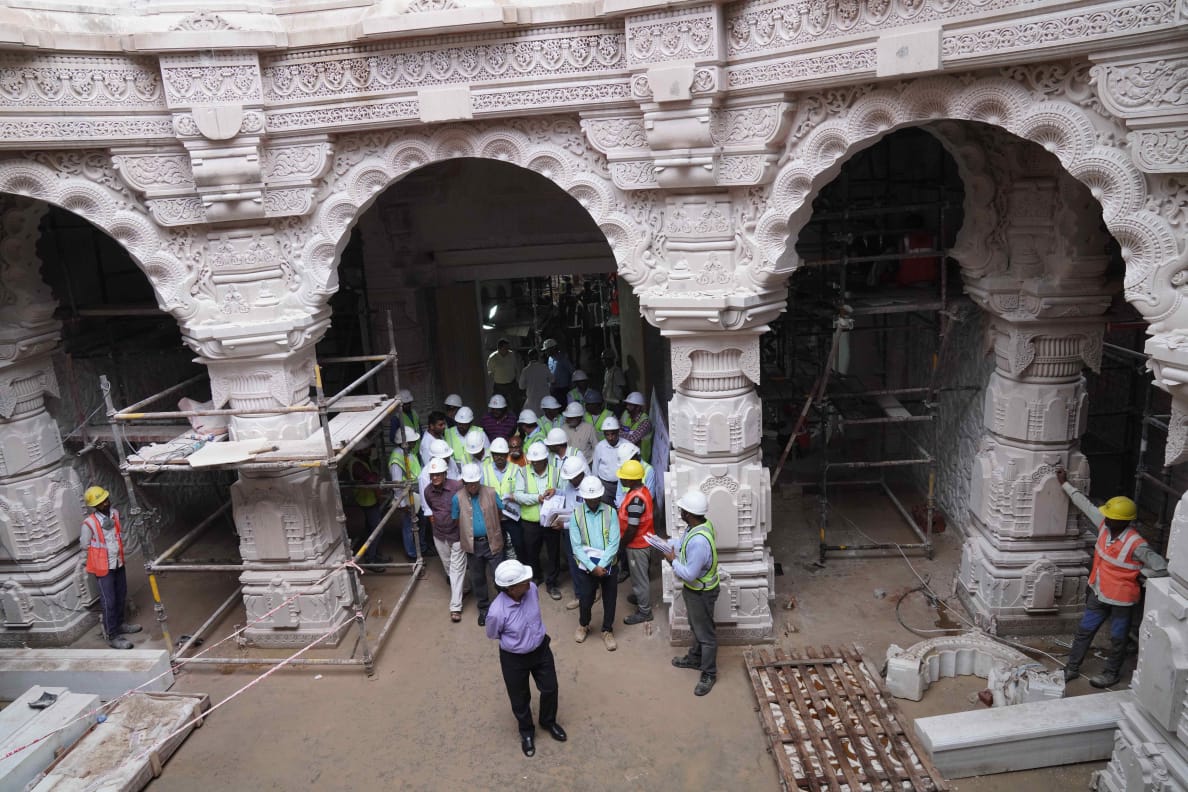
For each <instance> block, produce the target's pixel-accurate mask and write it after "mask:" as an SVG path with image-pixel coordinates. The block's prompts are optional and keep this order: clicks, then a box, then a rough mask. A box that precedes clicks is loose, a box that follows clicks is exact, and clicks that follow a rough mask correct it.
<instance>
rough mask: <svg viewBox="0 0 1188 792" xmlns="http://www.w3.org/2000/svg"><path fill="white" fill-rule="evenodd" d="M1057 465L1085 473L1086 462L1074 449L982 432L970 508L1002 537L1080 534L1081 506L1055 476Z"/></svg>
mask: <svg viewBox="0 0 1188 792" xmlns="http://www.w3.org/2000/svg"><path fill="white" fill-rule="evenodd" d="M1057 467H1065V468H1066V469H1068V470H1069V471H1071V472H1073V473H1080V472H1081V471H1082V470H1084V471H1086V473H1087V470H1088V463H1087V462H1086V461H1085V459H1084V457H1083V456H1082V455H1081V454H1080V453H1079V452H1077V451H1058V450H1050V449H1030V448H1024V447H1019V446H1015V445H1011V444H1008V443H1005V442H1000V441H998V440H996V439H994V438H991V437H987V438H986V439H985V440H984V441H983V443H982V450H981V451H980V452H979V453H978V455H977V457H976V458H975V460H974V469H973V475H972V477H971V483H970V493H969V510H970V513H971V514H972V515H973V516H975V517H976V518H977V519H979V520H980V521H981V522H982V523H983V524H984V525H985V526H986V527H987V528H989V529H991V530H992V531H993V532H994V534H995V535H996V536H998V537H1000V538H1004V539H1045V538H1053V537H1075V536H1077V535H1079V533H1080V526H1079V523H1078V515H1079V514H1080V512H1078V511H1077V510H1076V508H1075V507H1073V506H1071V504H1070V503H1069V500H1068V496H1066V495H1065V494H1064V491H1063V490H1062V489H1061V488H1060V484H1059V482H1057V481H1056V468H1057ZM1077 478H1078V477H1077V476H1073V480H1074V483H1075V482H1076V480H1077ZM1085 478H1087V476H1085Z"/></svg>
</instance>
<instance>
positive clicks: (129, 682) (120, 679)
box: [0, 649, 173, 701]
mask: <svg viewBox="0 0 1188 792" xmlns="http://www.w3.org/2000/svg"><path fill="white" fill-rule="evenodd" d="M34 684H39V685H57V686H60V687H66V688H69V689H71V690H76V691H85V692H87V693H94V694H95V695H97V696H99V698H101V699H103V700H104V701H108V700H110V699H113V698H115V697H117V696H119V695H120V694H122V693H125V692H127V691H129V690H131V689H133V688H137V687H140V686H141V685H144V687H143V688H141V689H142V690H144V691H148V692H156V693H160V692H164V691H166V690H168V689H169V688H170V687H172V686H173V673H172V671H171V670H170V665H169V652H167V651H165V650H164V649H124V650H120V649H0V699H6V700H10V699H15V698H16V697H17V696H19V695H20V694H21V693H22V692H24V691H25V690H26V689H27V688H29V687H30V686H32V685H34Z"/></svg>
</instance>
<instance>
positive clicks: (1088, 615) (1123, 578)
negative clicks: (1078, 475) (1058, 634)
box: [1056, 469, 1167, 688]
mask: <svg viewBox="0 0 1188 792" xmlns="http://www.w3.org/2000/svg"><path fill="white" fill-rule="evenodd" d="M1056 480H1057V481H1059V482H1060V486H1061V488H1063V489H1064V494H1066V495H1068V498H1069V500H1071V501H1072V502H1073V505H1074V506H1076V507H1077V508H1078V509H1080V510H1081V513H1082V514H1084V515H1085V516H1086V517H1088V518H1089V521H1090V522H1091V523H1093V525H1095V526H1097V545H1096V547H1095V548H1094V552H1093V566H1092V567H1091V568H1090V570H1089V590H1088V591H1087V592H1085V615H1084V616H1082V617H1081V623H1080V625H1079V626H1078V627H1077V634H1076V637H1074V638H1073V645H1072V649H1071V650H1070V651H1069V653H1068V662H1067V663H1066V664H1065V666H1064V680H1065V681H1066V682H1070V681H1072V680H1074V679H1076V678H1077V677H1079V676H1080V675H1081V662H1082V661H1083V660H1084V659H1085V654H1086V653H1087V652H1088V651H1089V647H1090V645H1091V644H1092V643H1093V636H1095V635H1096V634H1097V630H1098V628H1099V627H1101V625H1102V624H1103V623H1104V622H1105V620H1106V618H1109V620H1110V654H1109V656H1108V657H1107V658H1106V664H1105V669H1104V670H1103V671H1102V672H1101V673H1100V674H1096V675H1094V676H1092V677H1090V678H1089V684H1090V685H1092V686H1093V687H1095V688H1106V687H1113V686H1114V685H1116V684H1118V681H1119V680H1120V679H1121V672H1122V662H1123V661H1124V660H1125V659H1126V643H1127V640H1128V639H1129V634H1130V621H1131V619H1132V618H1133V615H1134V606H1135V604H1136V603H1137V602H1138V601H1139V595H1140V593H1141V589H1140V587H1139V576H1140V574H1141V575H1142V576H1144V577H1149V578H1152V577H1165V576H1166V575H1167V561H1166V560H1164V558H1163V556H1161V555H1159V554H1158V553H1156V552H1155V550H1154V549H1152V548H1151V546H1150V545H1149V544H1147V540H1146V539H1143V537H1141V536H1139V532H1138V531H1136V530H1135V529H1134V528H1133V527H1132V526H1131V522H1132V521H1133V520H1134V519H1135V518H1136V517H1137V516H1138V507H1137V506H1136V505H1135V502H1134V501H1132V500H1131V499H1130V498H1127V497H1124V496H1119V497H1116V498H1110V499H1109V500H1108V501H1106V502H1105V504H1104V505H1103V506H1102V507H1101V509H1098V508H1097V507H1096V506H1094V505H1093V503H1092V502H1091V501H1090V500H1089V499H1088V498H1087V497H1085V495H1084V493H1082V492H1081V491H1080V490H1078V489H1077V488H1076V487H1074V486H1073V485H1072V484H1070V483H1068V474H1067V473H1066V472H1065V471H1064V470H1061V469H1057V470H1056Z"/></svg>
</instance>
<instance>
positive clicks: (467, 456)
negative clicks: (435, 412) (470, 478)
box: [445, 406, 491, 465]
mask: <svg viewBox="0 0 1188 792" xmlns="http://www.w3.org/2000/svg"><path fill="white" fill-rule="evenodd" d="M472 434H478V435H479V438H480V442H481V444H482V447H483V449H484V450H486V449H487V448H488V447H489V446H490V445H491V443H490V441H489V440H488V439H487V435H486V434H484V433H483V430H482V429H479V428H478V427H477V426H475V425H474V411H473V410H471V409H470V408H469V407H466V406H462V407H459V408H458V412H456V413H454V425H453V426H451V427H449V428H448V429H446V433H445V439H446V442H447V443H449V444H450V448H452V449H453V450H454V459H455V460H457V462H458V464H460V465H463V464H466V463H467V462H472V461H473V457H472V456H471V453H470V452H469V451H468V450H467V449H466V441H467V438H469V437H470V435H472Z"/></svg>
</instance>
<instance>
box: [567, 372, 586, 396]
mask: <svg viewBox="0 0 1188 792" xmlns="http://www.w3.org/2000/svg"><path fill="white" fill-rule="evenodd" d="M589 384H590V377H589V376H588V375H587V374H586V372H584V371H582V370H581V369H578V370H576V371H574V372H573V377H572V378H571V379H570V388H569V390H568V391H567V392H566V393H565V402H566V404H572V403H573V402H578V403H579V404H585V403H586V386H588V385H589Z"/></svg>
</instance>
